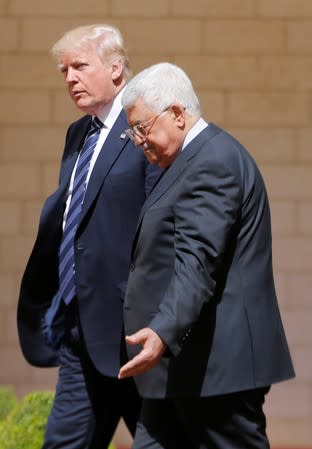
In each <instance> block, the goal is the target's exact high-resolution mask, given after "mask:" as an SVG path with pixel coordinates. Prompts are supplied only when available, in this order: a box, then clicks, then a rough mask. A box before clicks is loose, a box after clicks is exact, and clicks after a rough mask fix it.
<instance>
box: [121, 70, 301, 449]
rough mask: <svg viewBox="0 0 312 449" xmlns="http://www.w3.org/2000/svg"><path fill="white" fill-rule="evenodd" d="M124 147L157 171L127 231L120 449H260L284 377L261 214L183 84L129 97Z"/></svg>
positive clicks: (180, 75)
mask: <svg viewBox="0 0 312 449" xmlns="http://www.w3.org/2000/svg"><path fill="white" fill-rule="evenodd" d="M122 104H123V107H124V108H125V110H126V113H127V116H128V122H129V124H130V125H131V128H129V129H128V130H126V131H125V132H126V133H127V135H128V136H129V137H130V138H132V139H133V141H134V142H135V144H136V145H137V146H139V147H140V148H141V149H142V150H143V152H144V154H145V155H146V157H147V159H148V160H149V161H150V162H152V163H154V164H158V165H160V166H161V167H162V168H163V169H165V170H164V173H163V175H162V177H161V178H160V179H159V181H158V182H157V183H156V185H155V187H154V188H153V190H152V191H151V194H150V195H149V197H148V198H147V200H146V202H145V204H144V206H143V208H142V211H141V214H140V217H139V221H138V225H137V231H136V236H135V239H134V244H133V248H132V260H131V271H130V276H129V279H128V287H127V293H126V298H125V302H124V319H125V331H126V335H127V337H126V341H127V344H128V354H129V358H130V361H129V362H128V363H127V364H125V365H124V366H123V367H122V368H121V370H120V373H119V377H120V378H122V379H123V378H126V377H128V376H135V382H136V384H137V386H138V389H139V392H140V393H141V395H142V396H143V403H142V411H141V416H140V420H139V423H138V426H137V431H136V435H135V440H134V445H133V449H146V448H148V449H204V448H206V449H211V448H214V449H216V448H217V449H242V448H250V449H251V448H253V449H267V448H268V447H269V442H268V438H267V435H266V419H265V415H264V412H263V404H264V400H265V395H266V394H267V392H268V391H269V389H270V386H271V384H272V383H275V382H280V381H282V380H286V379H290V378H292V377H293V376H294V370H293V366H292V362H291V358H290V354H289V350H288V345H287V341H286V337H285V334H284V330H283V325H282V321H281V317H280V313H279V308H278V303H277V299H276V294H275V288H274V280H273V271H272V249H271V224H270V211H269V203H268V198H267V194H266V190H265V186H264V183H263V179H262V177H261V174H260V172H259V170H258V168H257V166H256V164H255V162H254V160H253V159H252V157H251V156H250V155H249V153H248V152H247V151H246V149H245V148H244V147H243V146H242V145H241V144H240V143H239V142H238V141H237V140H235V139H234V138H233V137H232V136H230V135H229V134H227V133H226V132H224V131H223V130H221V129H220V128H218V127H217V126H215V125H213V124H212V123H209V124H208V123H206V122H205V120H203V118H201V114H200V105H199V102H198V99H197V96H196V94H195V92H194V90H193V87H192V83H191V81H190V79H189V78H188V77H187V75H186V74H185V73H184V72H183V70H182V69H180V68H179V67H177V66H174V65H172V64H168V63H161V64H157V65H154V66H152V67H150V68H148V69H146V70H144V71H143V72H141V73H139V74H138V75H137V76H135V77H134V78H133V79H132V80H131V81H130V82H129V84H128V86H127V87H126V89H125V92H124V94H123V97H122Z"/></svg>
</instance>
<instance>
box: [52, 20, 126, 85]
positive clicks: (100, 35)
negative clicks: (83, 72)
mask: <svg viewBox="0 0 312 449" xmlns="http://www.w3.org/2000/svg"><path fill="white" fill-rule="evenodd" d="M90 43H95V45H96V49H97V53H98V55H99V57H100V58H101V60H102V62H103V64H110V63H112V62H113V61H115V60H116V59H119V60H120V61H121V63H122V65H123V78H124V79H125V80H128V79H129V78H130V77H131V70H130V65H129V60H128V56H127V52H126V49H125V46H124V41H123V38H122V35H121V33H120V31H119V30H118V29H117V28H116V27H113V26H112V25H106V24H95V25H86V26H81V27H78V28H74V29H73V30H70V31H67V33H65V34H64V35H63V36H62V37H61V38H60V39H59V40H58V41H57V42H56V43H55V44H54V45H53V47H52V49H51V53H52V55H53V56H54V57H55V58H56V59H57V60H59V59H60V57H61V55H62V54H64V53H68V52H71V51H75V50H78V51H79V50H80V49H81V48H82V47H84V46H86V47H87V46H88V45H90Z"/></svg>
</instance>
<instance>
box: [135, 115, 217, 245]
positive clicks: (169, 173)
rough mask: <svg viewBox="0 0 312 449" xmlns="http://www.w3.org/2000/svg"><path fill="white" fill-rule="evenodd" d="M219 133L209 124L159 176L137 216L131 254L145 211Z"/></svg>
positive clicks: (215, 127)
mask: <svg viewBox="0 0 312 449" xmlns="http://www.w3.org/2000/svg"><path fill="white" fill-rule="evenodd" d="M220 131H221V129H220V128H218V127H217V126H215V125H214V124H212V123H211V124H209V126H207V128H205V129H204V130H203V131H202V132H201V133H199V134H198V136H196V137H195V139H193V140H192V141H191V142H190V143H189V144H188V145H187V146H186V147H185V148H184V150H183V151H182V152H181V153H180V154H179V155H178V156H177V158H176V159H175V161H174V162H173V163H172V164H171V165H170V167H169V168H168V169H167V170H166V171H165V172H164V173H163V174H162V175H161V176H160V178H159V180H158V181H157V183H156V184H155V186H154V187H153V189H152V190H151V192H150V194H149V196H148V197H147V199H146V201H145V203H144V204H143V207H142V209H141V213H140V216H139V220H138V224H137V229H136V234H135V238H134V241H133V248H132V254H133V251H134V249H135V246H136V242H137V239H138V235H139V231H140V228H141V223H142V220H143V217H144V214H145V213H146V211H147V210H148V209H149V208H150V207H151V206H152V205H153V204H154V203H156V201H158V200H159V198H160V197H161V196H162V195H163V194H164V193H165V192H166V191H167V190H168V189H169V188H170V186H171V185H172V184H173V183H174V182H175V181H176V180H177V178H178V177H179V176H180V174H181V173H183V171H184V170H185V168H186V167H187V166H188V163H189V161H190V160H191V159H192V158H193V157H195V156H196V155H197V154H198V153H199V152H200V151H201V149H202V148H203V147H207V145H209V140H210V139H211V138H212V137H214V136H215V135H216V134H218V133H219V132H220Z"/></svg>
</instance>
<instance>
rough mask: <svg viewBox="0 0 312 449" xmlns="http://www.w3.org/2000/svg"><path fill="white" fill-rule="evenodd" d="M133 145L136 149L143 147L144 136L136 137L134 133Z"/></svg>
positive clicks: (144, 142)
mask: <svg viewBox="0 0 312 449" xmlns="http://www.w3.org/2000/svg"><path fill="white" fill-rule="evenodd" d="M134 143H135V145H136V146H138V147H140V146H142V147H144V145H145V144H146V136H138V135H137V134H135V133H134Z"/></svg>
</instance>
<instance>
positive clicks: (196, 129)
mask: <svg viewBox="0 0 312 449" xmlns="http://www.w3.org/2000/svg"><path fill="white" fill-rule="evenodd" d="M207 126H208V123H207V122H206V121H205V120H204V119H203V118H200V119H199V120H198V121H197V122H196V123H195V125H194V126H193V127H192V128H191V129H190V130H189V132H188V133H187V134H186V136H185V139H184V142H183V145H182V148H181V151H183V150H184V148H185V147H186V145H188V144H189V143H190V142H191V141H192V140H193V139H195V137H196V136H198V134H199V133H201V132H202V130H203V129H205V128H206V127H207Z"/></svg>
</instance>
